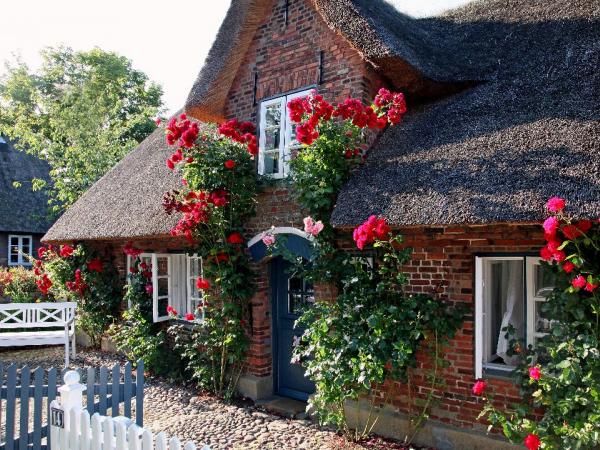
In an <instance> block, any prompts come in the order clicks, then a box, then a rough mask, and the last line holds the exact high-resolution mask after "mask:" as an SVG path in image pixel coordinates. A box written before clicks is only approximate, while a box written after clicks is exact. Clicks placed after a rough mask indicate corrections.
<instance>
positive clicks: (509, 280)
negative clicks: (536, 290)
mask: <svg viewBox="0 0 600 450" xmlns="http://www.w3.org/2000/svg"><path fill="white" fill-rule="evenodd" d="M502 285H503V286H506V291H505V292H506V310H505V312H504V316H503V317H502V324H501V326H500V335H499V336H498V347H497V349H496V354H497V355H498V356H499V357H500V358H502V359H503V360H504V362H505V363H506V364H508V365H515V364H516V362H517V358H516V357H514V356H512V357H510V356H507V354H506V352H507V350H508V348H509V339H507V338H506V331H503V328H506V327H507V326H508V325H512V326H513V327H514V328H516V329H517V330H518V333H517V336H513V338H515V337H520V336H521V334H522V330H523V325H524V324H523V316H524V315H523V267H522V264H521V263H520V262H519V261H507V263H505V264H503V270H502Z"/></svg>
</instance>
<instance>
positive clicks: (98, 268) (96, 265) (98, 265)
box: [85, 258, 102, 272]
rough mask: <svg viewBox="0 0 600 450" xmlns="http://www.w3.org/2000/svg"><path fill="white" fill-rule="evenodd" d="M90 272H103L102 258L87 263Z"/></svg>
mask: <svg viewBox="0 0 600 450" xmlns="http://www.w3.org/2000/svg"><path fill="white" fill-rule="evenodd" d="M85 264H86V266H87V268H88V270H90V271H92V272H102V260H101V259H100V258H94V259H91V260H89V261H88V262H87V263H85Z"/></svg>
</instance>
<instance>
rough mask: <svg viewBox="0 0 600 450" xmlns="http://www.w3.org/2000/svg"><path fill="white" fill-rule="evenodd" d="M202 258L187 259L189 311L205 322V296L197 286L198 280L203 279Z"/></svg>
mask: <svg viewBox="0 0 600 450" xmlns="http://www.w3.org/2000/svg"><path fill="white" fill-rule="evenodd" d="M203 276H204V272H203V270H202V258H200V257H199V256H196V255H193V256H188V258H187V292H188V311H189V312H190V313H192V314H194V316H195V318H196V319H201V320H204V294H203V292H202V291H201V290H200V289H198V286H196V281H197V280H198V278H200V277H203Z"/></svg>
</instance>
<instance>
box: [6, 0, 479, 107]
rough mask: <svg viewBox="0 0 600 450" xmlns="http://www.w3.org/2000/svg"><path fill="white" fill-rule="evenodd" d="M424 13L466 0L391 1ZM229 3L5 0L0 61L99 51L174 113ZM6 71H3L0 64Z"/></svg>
mask: <svg viewBox="0 0 600 450" xmlns="http://www.w3.org/2000/svg"><path fill="white" fill-rule="evenodd" d="M390 1H391V2H392V3H394V4H395V5H396V6H397V7H398V8H399V9H401V10H403V11H404V12H406V13H408V14H411V15H415V16H419V17H421V16H427V15H431V14H435V13H438V12H439V11H442V10H444V9H448V8H452V7H455V6H458V5H461V4H464V3H467V2H468V1H469V0H390ZM229 3H230V1H229V0H194V1H189V0H188V1H184V2H164V1H160V2H159V1H156V0H103V1H101V2H97V1H91V0H20V1H5V2H2V8H1V10H2V18H3V20H2V25H1V26H0V62H4V61H6V60H7V59H11V55H12V54H14V53H19V54H20V55H21V57H22V59H23V60H24V61H25V62H26V63H27V64H28V65H30V67H32V68H35V67H37V66H38V65H39V56H38V52H39V50H40V49H42V48H43V47H46V46H55V45H59V44H64V45H67V46H70V47H72V48H74V49H76V50H87V49H90V48H93V47H100V48H102V49H103V50H112V51H115V52H117V53H120V54H122V55H124V56H126V57H128V58H129V59H131V60H132V61H133V64H134V67H136V68H138V69H140V70H143V71H144V72H146V73H147V74H148V76H149V77H150V78H151V79H152V80H154V81H156V82H158V83H160V84H161V85H162V86H163V89H164V92H165V95H164V101H165V104H166V106H167V108H169V109H170V110H171V111H174V110H176V109H178V108H180V107H181V106H183V102H184V101H185V98H186V96H187V93H188V92H189V90H190V88H191V86H192V83H193V81H194V79H195V77H196V75H197V73H198V71H199V70H200V67H201V66H202V64H203V62H204V58H206V54H207V53H208V50H209V49H210V46H211V44H212V42H213V39H214V36H215V34H216V32H217V30H218V28H219V25H220V24H221V21H222V20H223V17H224V16H225V13H226V11H227V8H228V7H229ZM0 71H4V66H3V65H2V66H1V67H0Z"/></svg>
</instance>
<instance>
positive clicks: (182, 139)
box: [163, 114, 258, 398]
mask: <svg viewBox="0 0 600 450" xmlns="http://www.w3.org/2000/svg"><path fill="white" fill-rule="evenodd" d="M254 132H255V130H254V125H253V124H252V123H250V122H238V121H236V120H230V121H228V122H226V123H224V124H222V125H221V126H219V127H218V129H217V128H215V127H211V126H206V125H199V124H198V123H196V122H194V121H192V120H190V119H188V118H187V117H186V115H185V114H182V115H180V116H179V117H175V118H173V119H171V120H170V121H169V123H168V124H167V126H166V136H167V143H168V144H169V145H172V146H174V147H175V150H174V151H173V153H172V154H171V156H170V157H169V158H168V160H167V162H166V164H167V166H168V167H169V168H170V169H172V170H177V171H178V172H179V173H180V174H181V177H182V187H181V189H178V190H175V191H172V192H169V193H167V194H165V196H164V199H163V207H164V209H165V211H166V212H167V213H168V214H178V215H179V221H178V223H177V225H176V226H175V227H174V228H173V229H172V230H171V234H172V235H173V236H183V237H185V239H186V240H187V242H188V245H189V253H190V254H196V255H198V256H199V257H201V258H202V261H203V272H204V274H203V276H202V277H200V278H198V279H197V280H196V287H197V289H198V290H199V291H200V292H201V294H202V298H203V301H202V304H203V306H202V308H203V312H204V318H203V319H202V320H200V319H198V320H196V312H193V313H192V312H187V313H185V314H183V312H182V311H176V310H175V309H173V308H170V310H169V311H168V312H169V314H170V316H171V317H172V318H180V319H185V320H187V321H189V322H191V323H189V324H187V325H183V324H176V325H173V326H172V327H171V328H170V329H169V332H170V333H171V334H172V335H173V336H174V339H175V343H176V347H177V348H178V349H179V350H180V352H181V353H182V355H183V357H184V359H185V360H186V361H187V363H188V368H189V370H190V371H191V373H192V374H193V376H194V377H195V379H196V380H197V381H198V383H199V385H200V386H201V387H202V388H205V389H210V390H213V391H214V392H216V393H217V394H219V395H223V396H224V397H227V398H229V397H231V395H233V393H234V392H235V389H236V386H237V380H238V378H239V376H240V373H241V371H242V370H243V359H244V353H245V351H246V348H247V345H248V339H247V337H246V330H245V327H244V324H245V323H246V321H245V319H244V317H245V315H246V314H247V310H248V302H249V299H250V298H251V296H252V294H253V292H254V283H253V281H254V275H253V272H252V271H251V269H250V265H249V260H248V256H247V255H246V253H245V251H244V249H245V245H244V244H245V243H246V239H245V238H244V228H243V227H244V224H245V223H246V221H247V219H248V218H250V217H251V216H252V215H253V214H254V210H255V204H256V191H257V182H256V175H255V170H254V156H255V155H256V154H257V152H258V146H257V141H256V136H255V134H254ZM189 326H191V327H192V331H191V332H188V331H186V330H184V328H185V327H189Z"/></svg>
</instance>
